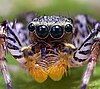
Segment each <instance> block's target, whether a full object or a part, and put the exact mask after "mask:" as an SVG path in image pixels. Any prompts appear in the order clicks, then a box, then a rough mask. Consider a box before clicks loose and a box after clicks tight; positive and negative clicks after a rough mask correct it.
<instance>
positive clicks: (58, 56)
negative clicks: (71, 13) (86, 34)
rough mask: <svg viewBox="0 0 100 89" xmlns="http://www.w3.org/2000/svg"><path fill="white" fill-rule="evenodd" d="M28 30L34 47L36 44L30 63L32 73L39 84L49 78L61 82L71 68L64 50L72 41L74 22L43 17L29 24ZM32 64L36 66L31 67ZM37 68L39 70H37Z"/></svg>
mask: <svg viewBox="0 0 100 89" xmlns="http://www.w3.org/2000/svg"><path fill="white" fill-rule="evenodd" d="M28 30H29V33H30V38H31V42H32V45H34V44H35V45H34V46H33V47H32V49H34V56H32V60H31V62H29V61H28V62H29V65H28V66H29V68H31V69H30V73H31V74H32V76H33V77H34V78H35V79H36V80H37V81H38V82H43V81H44V80H46V79H47V77H48V76H50V77H51V78H52V79H53V80H55V81H57V80H60V79H61V78H62V76H63V74H64V72H65V71H66V68H69V61H68V60H69V54H67V53H63V49H64V48H65V43H71V41H72V35H73V24H72V20H70V19H68V18H65V17H62V16H41V17H38V18H34V19H33V21H32V22H31V23H29V24H28ZM37 55H38V56H37ZM65 57H66V58H65ZM26 60H29V59H28V58H26ZM34 61H35V62H34ZM30 63H33V64H34V65H31V66H30ZM35 67H36V68H38V70H35ZM59 68H60V69H59ZM32 71H35V72H34V73H33V72H32ZM61 71H62V72H61ZM36 72H37V73H38V74H39V75H40V74H42V78H40V77H38V76H39V75H36V74H35V73H36ZM55 72H56V73H57V74H58V76H56V74H55Z"/></svg>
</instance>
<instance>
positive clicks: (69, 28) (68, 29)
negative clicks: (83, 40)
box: [65, 24, 73, 32]
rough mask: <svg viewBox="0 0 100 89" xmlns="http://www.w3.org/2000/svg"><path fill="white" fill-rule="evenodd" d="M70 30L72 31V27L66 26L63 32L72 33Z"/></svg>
mask: <svg viewBox="0 0 100 89" xmlns="http://www.w3.org/2000/svg"><path fill="white" fill-rule="evenodd" d="M72 30H73V27H72V25H70V24H67V25H66V26H65V31H66V32H72Z"/></svg>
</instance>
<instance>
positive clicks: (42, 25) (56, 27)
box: [28, 16, 73, 42]
mask: <svg viewBox="0 0 100 89" xmlns="http://www.w3.org/2000/svg"><path fill="white" fill-rule="evenodd" d="M28 29H29V31H30V36H31V38H32V40H33V41H37V40H45V41H46V42H51V41H55V40H57V41H65V42H69V41H70V39H71V37H72V32H73V25H72V21H71V20H69V19H67V18H65V17H60V16H41V17H39V18H34V19H33V21H32V22H31V23H29V25H28Z"/></svg>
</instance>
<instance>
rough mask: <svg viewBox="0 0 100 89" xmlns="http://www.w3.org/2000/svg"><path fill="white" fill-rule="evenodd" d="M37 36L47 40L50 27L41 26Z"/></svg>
mask: <svg viewBox="0 0 100 89" xmlns="http://www.w3.org/2000/svg"><path fill="white" fill-rule="evenodd" d="M36 34H37V36H38V37H40V38H45V37H46V36H47V35H48V34H49V30H48V27H47V26H45V25H39V26H37V29H36Z"/></svg>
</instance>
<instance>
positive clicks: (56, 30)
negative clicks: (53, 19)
mask: <svg viewBox="0 0 100 89" xmlns="http://www.w3.org/2000/svg"><path fill="white" fill-rule="evenodd" d="M63 32H64V30H63V28H62V27H61V26H59V25H55V26H53V27H52V28H51V30H50V34H51V36H52V37H53V38H60V37H61V36H62V35H63Z"/></svg>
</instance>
